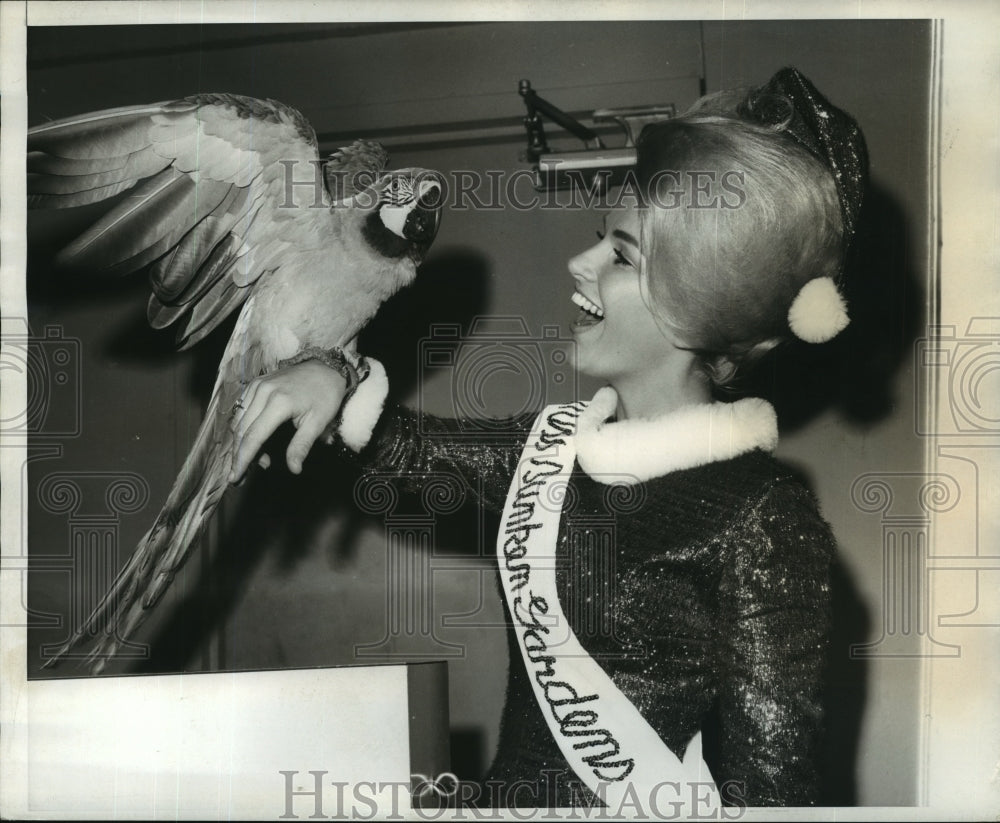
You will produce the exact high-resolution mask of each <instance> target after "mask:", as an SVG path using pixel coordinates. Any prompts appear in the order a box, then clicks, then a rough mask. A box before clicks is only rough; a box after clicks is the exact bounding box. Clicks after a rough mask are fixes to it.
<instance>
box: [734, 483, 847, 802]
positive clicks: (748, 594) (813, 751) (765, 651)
mask: <svg viewBox="0 0 1000 823" xmlns="http://www.w3.org/2000/svg"><path fill="white" fill-rule="evenodd" d="M748 520H749V522H748V523H747V524H744V526H745V527H746V528H745V529H740V532H741V536H740V538H739V539H738V541H737V545H735V546H734V556H733V558H732V559H731V560H730V562H728V563H727V564H726V568H725V570H724V572H723V577H722V582H721V591H720V597H721V602H722V604H723V605H722V612H723V615H724V619H723V620H722V621H721V625H720V626H719V629H720V634H719V637H720V642H721V643H722V645H723V666H724V669H723V671H722V672H721V681H720V682H721V687H720V695H719V697H720V700H719V716H720V725H721V729H720V732H721V738H720V763H721V772H722V774H720V775H717V776H716V777H717V782H718V783H719V784H720V787H721V784H722V783H724V782H725V781H727V780H733V781H736V783H737V784H742V786H738V790H739V791H740V792H741V794H742V799H743V802H745V803H746V804H747V805H749V806H805V805H811V804H814V803H816V802H817V800H818V799H819V772H818V759H819V743H820V736H821V734H822V727H823V708H822V693H823V681H824V674H825V672H824V668H825V659H826V644H827V635H828V631H829V626H830V604H829V601H830V590H829V568H830V562H831V559H832V554H833V551H834V541H833V537H832V535H831V533H830V530H829V527H828V526H827V524H826V523H825V522H824V521H823V519H822V518H821V517H820V515H819V513H818V511H817V509H816V506H815V502H814V500H813V498H812V495H811V494H810V493H809V492H808V490H806V489H805V488H804V487H803V486H801V485H799V484H798V483H794V482H781V483H778V484H776V485H775V486H774V487H773V488H771V489H770V491H769V492H768V494H767V495H766V496H765V498H764V500H763V501H762V502H761V504H760V505H759V506H757V507H756V508H755V509H754V510H753V511H752V512H750V513H749V515H748Z"/></svg>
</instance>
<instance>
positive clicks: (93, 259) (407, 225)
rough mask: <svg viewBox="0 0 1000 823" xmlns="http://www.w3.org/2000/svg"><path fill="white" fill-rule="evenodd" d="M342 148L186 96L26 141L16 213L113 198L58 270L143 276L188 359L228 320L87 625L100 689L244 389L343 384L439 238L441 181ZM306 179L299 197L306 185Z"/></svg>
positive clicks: (178, 559) (185, 547)
mask: <svg viewBox="0 0 1000 823" xmlns="http://www.w3.org/2000/svg"><path fill="white" fill-rule="evenodd" d="M387 160H388V156H387V154H386V152H385V151H384V149H382V147H381V146H380V145H379V144H377V143H373V142H370V141H356V142H355V143H354V144H353V145H351V146H349V147H346V148H343V149H341V150H340V151H338V152H336V153H334V154H333V155H331V156H330V157H329V158H328V159H327V161H326V163H325V164H322V163H321V162H320V158H319V152H318V145H317V141H316V135H315V132H314V130H313V128H312V127H311V126H310V124H309V122H308V121H307V120H306V119H305V117H303V116H302V114H300V113H299V112H298V111H296V110H295V109H293V108H291V107H289V106H287V105H284V104H282V103H279V102H277V101H274V100H258V99H254V98H250V97H242V96H238V95H232V94H199V95H195V96H191V97H186V98H184V99H181V100H176V101H172V102H166V103H158V104H154V105H149V106H130V107H125V108H119V109H111V110H107V111H99V112H94V113H90V114H84V115H81V116H79V117H72V118H68V119H65V120H59V121H55V122H51V123H46V124H43V125H39V126H36V127H34V128H31V129H29V131H28V203H29V206H30V207H55V208H64V207H73V206H79V205H84V204H88V203H94V202H97V201H100V200H104V199H106V198H110V197H113V196H115V195H118V194H120V193H122V192H125V191H128V192H129V194H128V196H127V197H125V198H123V199H121V200H120V201H119V202H118V203H117V204H116V205H115V206H114V207H113V208H112V209H111V210H110V211H109V212H108V213H106V214H105V215H104V216H103V217H102V218H101V219H100V220H98V222H96V223H95V224H94V225H93V226H91V227H90V228H89V229H88V230H86V231H85V232H84V233H83V234H82V235H81V236H80V237H79V238H77V239H76V240H75V241H73V242H72V243H71V244H70V245H69V246H68V247H67V248H66V249H64V250H63V252H62V253H61V254H60V255H59V257H58V258H57V262H58V263H59V264H62V265H66V266H71V267H73V268H74V269H78V270H80V271H82V272H93V273H104V274H126V273H129V272H133V271H137V270H140V269H144V268H147V267H148V270H149V279H150V283H151V286H152V292H153V293H152V295H151V296H150V298H149V304H148V311H147V315H148V320H149V322H150V324H151V325H152V326H153V327H154V328H158V329H159V328H164V327H166V326H169V325H176V326H177V327H178V333H177V341H178V344H179V346H180V348H182V349H186V348H188V347H190V346H192V345H194V344H195V343H197V342H198V341H199V340H201V339H202V338H204V337H205V336H206V335H208V334H209V333H210V332H211V331H212V330H213V329H215V328H216V327H217V326H218V325H219V323H221V322H222V321H223V320H224V319H225V318H226V317H227V316H228V315H229V314H230V313H232V312H234V311H235V310H236V309H237V308H238V307H242V308H241V309H240V313H239V316H238V318H237V320H236V324H235V328H234V330H233V332H232V335H231V337H230V339H229V343H228V345H227V346H226V349H225V354H224V355H223V357H222V362H221V363H220V364H219V373H218V378H217V379H216V382H215V387H214V390H213V392H212V395H211V399H210V401H209V403H208V408H207V410H206V413H205V418H204V421H203V423H202V425H201V427H200V429H199V431H198V433H197V436H196V438H195V441H194V445H193V446H192V447H191V451H190V453H189V454H188V456H187V459H186V460H185V462H184V464H183V466H182V468H181V470H180V473H179V474H178V476H177V479H176V481H175V482H174V485H173V488H172V490H171V492H170V494H169V496H168V498H167V501H166V503H165V504H164V506H163V509H162V510H161V511H160V513H159V515H158V516H157V518H156V520H155V522H154V523H153V525H152V526H151V527H150V529H149V531H148V532H147V533H146V535H145V536H144V537H143V538H142V540H141V541H140V542H139V545H138V546H137V547H136V549H135V551H134V552H133V554H132V556H131V557H130V559H129V560H128V562H127V563H126V564H125V566H124V567H123V568H122V570H121V571H120V572H119V574H118V575H117V577H116V578H115V580H114V582H113V584H112V586H111V588H110V590H109V591H108V592H107V593H106V594H105V595H104V596H103V598H102V599H101V600H100V602H99V603H98V605H97V607H96V608H95V609H94V611H93V612H92V614H91V615H90V617H89V618H88V619H87V620H86V621H85V622H84V624H83V625H82V626H80V627H79V628H78V629H77V630H76V631H75V632H74V634H73V635H72V636H71V637H70V639H69V640H68V641H67V642H66V643H65V644H64V645H63V646H62V647H61V648H60V649H59V650H58V651H57V653H56V655H54V656H53V657H52V658H50V660H49V661H48V662H47V663H46V665H50V664H52V663H54V662H56V661H57V660H59V659H60V658H62V657H64V656H65V655H66V654H67V653H68V652H69V651H70V650H71V649H73V648H75V647H76V646H77V645H78V644H79V643H80V642H81V641H82V640H84V638H85V637H87V636H91V635H93V634H95V633H97V634H99V635H100V636H99V637H98V639H97V640H96V641H95V644H94V646H93V648H92V650H91V652H90V654H89V655H88V657H87V661H88V662H89V663H91V664H92V669H93V671H94V673H95V674H96V673H99V672H100V671H101V670H102V669H103V668H104V665H105V662H106V661H107V659H108V658H110V657H111V656H113V655H114V653H115V651H116V649H117V648H118V647H119V645H120V644H121V643H122V642H123V641H125V640H127V639H128V638H130V637H131V636H132V635H133V633H134V632H135V630H136V629H137V628H138V627H139V625H140V624H141V623H142V621H143V619H144V617H145V616H146V615H147V614H148V612H149V610H150V609H151V608H153V606H155V604H156V603H157V602H158V601H159V599H160V598H161V597H162V595H163V593H164V591H165V590H166V589H167V587H168V586H169V585H170V582H171V581H172V579H173V577H174V574H175V572H176V571H177V570H178V569H179V568H180V566H181V565H182V564H183V563H184V561H185V559H186V558H187V557H188V555H189V554H190V552H191V549H192V546H193V544H194V541H195V538H196V537H197V536H198V534H199V533H200V532H201V530H202V528H203V527H204V526H205V524H206V523H207V522H208V520H209V518H210V517H211V516H212V513H213V512H214V511H215V509H216V507H217V506H218V504H219V501H220V500H221V498H222V496H223V494H224V493H225V491H226V489H227V487H228V480H229V475H230V471H231V468H232V465H233V462H234V455H235V449H236V445H237V444H236V435H235V434H234V432H233V429H232V427H231V425H230V423H231V417H232V415H233V413H234V410H235V409H236V408H237V406H238V404H239V403H240V398H241V396H242V394H243V392H244V390H245V388H246V387H247V385H248V384H249V383H250V382H251V381H253V380H254V379H255V378H257V377H259V376H261V375H263V374H266V373H268V372H271V371H273V370H275V369H278V368H281V367H282V366H283V365H286V364H289V363H294V362H299V361H300V360H302V359H306V358H308V357H310V356H313V355H318V356H321V357H323V358H325V359H326V361H327V362H328V363H332V364H334V365H336V366H337V367H338V368H340V369H341V370H342V371H343V373H344V374H345V376H346V377H347V379H348V391H350V390H352V389H353V388H354V387H355V386H356V385H357V382H358V379H359V376H358V366H359V363H360V362H361V360H360V357H359V355H358V353H357V348H356V338H357V335H358V333H359V332H360V331H361V329H362V328H363V327H364V326H365V324H366V323H367V322H368V321H369V320H370V319H371V318H372V317H373V315H374V314H375V312H376V311H377V309H378V308H379V305H380V304H381V303H382V302H383V301H385V300H386V299H387V298H389V297H390V296H392V295H393V294H395V293H396V292H397V291H398V290H399V289H401V288H402V287H404V286H406V285H407V284H409V283H410V282H412V281H413V279H414V277H415V276H416V269H417V265H418V264H419V263H420V261H421V260H422V259H423V257H424V255H425V254H426V252H427V250H428V248H429V247H430V245H431V243H432V242H433V240H434V238H435V236H436V233H437V229H438V225H439V222H440V216H441V208H442V205H443V203H442V201H443V178H441V176H440V175H438V174H437V173H435V172H432V171H429V170H426V169H419V168H409V169H401V170H398V171H394V172H388V171H386V163H387ZM310 180H313V181H315V184H314V185H309V181H310Z"/></svg>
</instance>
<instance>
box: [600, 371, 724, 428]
mask: <svg viewBox="0 0 1000 823" xmlns="http://www.w3.org/2000/svg"><path fill="white" fill-rule="evenodd" d="M611 385H612V387H613V388H614V389H615V391H616V392H617V393H618V408H617V412H616V413H617V417H618V419H619V420H626V419H629V418H643V419H649V420H652V419H656V418H658V417H663V416H664V415H666V414H670V413H671V412H674V411H677V409H680V408H684V407H685V406H694V405H698V404H700V403H711V402H712V391H711V389H710V387H709V384H708V381H707V380H706V379H705V378H704V376H703V375H702V374H701V373H700V372H699V371H698V370H697V369H694V368H690V369H684V370H683V371H680V372H671V371H666V372H660V373H655V372H654V373H650V372H644V373H643V374H641V375H635V376H631V377H630V376H622V377H619V378H616V379H615V380H614V381H613V382H612V384H611Z"/></svg>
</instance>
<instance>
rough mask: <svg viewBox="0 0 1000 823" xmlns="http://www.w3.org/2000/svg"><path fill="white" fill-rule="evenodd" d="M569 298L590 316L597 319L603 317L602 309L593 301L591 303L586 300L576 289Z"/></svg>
mask: <svg viewBox="0 0 1000 823" xmlns="http://www.w3.org/2000/svg"><path fill="white" fill-rule="evenodd" d="M571 299H572V301H573V302H574V303H576V305H578V306H579V307H580V308H581V309H583V310H584V311H585V312H586V313H587V314H589V315H590V316H591V317H594V318H596V319H598V320H603V319H604V310H603V309H602V308H601V307H600V306H598V305H596V304H595V303H592V302H591V301H590V300H588V299H587V298H586V297H584V296H583V295H582V294H580V292H578V291H575V292H573V297H572V298H571Z"/></svg>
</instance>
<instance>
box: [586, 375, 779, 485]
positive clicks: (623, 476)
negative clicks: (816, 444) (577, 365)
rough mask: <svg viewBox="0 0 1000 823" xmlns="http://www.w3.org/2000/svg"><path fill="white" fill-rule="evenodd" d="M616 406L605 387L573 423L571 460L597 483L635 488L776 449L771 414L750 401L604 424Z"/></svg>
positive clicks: (758, 401)
mask: <svg viewBox="0 0 1000 823" xmlns="http://www.w3.org/2000/svg"><path fill="white" fill-rule="evenodd" d="M617 404H618V395H617V393H616V392H615V390H614V389H613V388H611V387H610V386H606V387H605V388H603V389H601V390H600V391H598V392H597V394H595V395H594V399H593V400H591V401H590V403H589V404H588V406H587V408H586V410H585V411H584V412H583V413H582V414H581V415H580V419H579V423H578V428H577V434H576V438H575V441H576V458H577V460H578V461H579V463H580V467H581V468H582V469H583V470H584V471H585V472H587V474H589V475H590V476H591V477H592V478H593V479H594V480H596V481H598V482H599V483H607V484H611V483H624V484H634V483H641V482H643V481H644V480H650V479H651V478H654V477H661V476H662V475H665V474H669V473H670V472H672V471H678V470H680V469H690V468H693V467H695V466H702V465H705V464H706V463H713V462H716V461H718V460H728V459H729V458H731V457H736V456H737V455H740V454H744V453H746V452H749V451H753V450H754V449H765V450H766V451H771V450H772V449H773V448H774V447H775V446H776V445H777V444H778V422H777V416H776V415H775V413H774V408H773V407H772V406H771V404H770V403H768V402H767V401H766V400H761V399H760V398H756V397H747V398H744V399H743V400H737V401H736V402H734V403H705V404H700V405H697V406H686V407H684V408H682V409H678V410H677V411H675V412H671V413H670V414H667V415H665V416H663V417H660V418H657V419H655V420H641V419H629V420H622V421H620V422H614V423H609V422H605V421H606V420H607V419H608V418H609V417H611V416H612V415H613V414H614V413H615V408H616V407H617Z"/></svg>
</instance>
